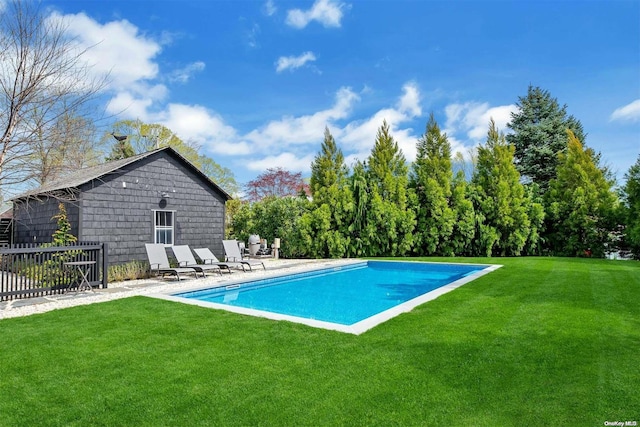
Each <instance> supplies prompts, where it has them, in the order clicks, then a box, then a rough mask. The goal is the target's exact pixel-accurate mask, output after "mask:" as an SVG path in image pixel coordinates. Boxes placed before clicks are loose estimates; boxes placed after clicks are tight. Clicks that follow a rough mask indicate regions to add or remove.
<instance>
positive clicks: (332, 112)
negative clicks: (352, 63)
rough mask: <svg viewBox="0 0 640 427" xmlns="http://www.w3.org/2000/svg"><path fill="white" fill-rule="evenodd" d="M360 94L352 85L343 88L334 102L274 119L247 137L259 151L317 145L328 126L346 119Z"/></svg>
mask: <svg viewBox="0 0 640 427" xmlns="http://www.w3.org/2000/svg"><path fill="white" fill-rule="evenodd" d="M359 99H360V97H359V96H358V94H357V93H355V92H353V91H352V90H351V88H346V87H343V88H340V90H338V92H337V93H336V98H335V103H334V105H333V106H332V107H331V108H329V109H327V110H321V111H318V112H317V113H314V114H310V115H305V116H299V117H291V116H286V117H283V118H282V119H280V120H274V121H271V122H269V123H268V124H266V125H265V126H263V127H261V128H259V129H255V130H253V131H251V132H249V133H248V134H247V135H246V139H247V140H249V141H252V142H253V143H255V144H256V149H257V150H262V151H265V152H267V151H271V150H272V148H273V147H283V146H289V145H294V144H317V143H318V142H319V138H322V135H323V133H324V128H325V126H330V125H331V124H332V123H334V121H336V120H340V119H344V118H346V117H347V116H348V114H349V113H350V111H351V108H352V105H353V103H355V102H356V101H358V100H359Z"/></svg>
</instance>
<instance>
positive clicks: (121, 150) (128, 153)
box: [104, 138, 136, 162]
mask: <svg viewBox="0 0 640 427" xmlns="http://www.w3.org/2000/svg"><path fill="white" fill-rule="evenodd" d="M135 155H136V152H135V151H134V150H133V146H132V145H131V143H130V142H129V140H128V138H125V139H123V140H122V141H117V142H116V143H115V144H113V146H112V147H111V153H109V155H108V156H107V157H105V159H104V160H105V161H107V162H112V161H114V160H122V159H126V158H128V157H132V156H135Z"/></svg>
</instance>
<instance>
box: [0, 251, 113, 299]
mask: <svg viewBox="0 0 640 427" xmlns="http://www.w3.org/2000/svg"><path fill="white" fill-rule="evenodd" d="M107 252H108V251H107V244H106V243H97V242H77V243H74V244H72V245H68V246H51V247H47V245H42V244H17V245H11V246H8V247H2V248H0V301H6V300H11V299H19V298H29V297H35V296H44V295H53V294H61V293H64V292H65V291H66V290H67V289H73V288H74V287H76V286H78V285H79V284H80V282H81V280H82V274H84V273H87V272H88V274H87V280H88V281H89V283H90V284H91V286H93V287H101V288H106V287H107V270H108V265H109V264H108V262H109V259H108V255H107ZM78 261H88V262H86V263H84V265H81V266H77V265H73V264H71V265H70V264H68V263H73V262H78Z"/></svg>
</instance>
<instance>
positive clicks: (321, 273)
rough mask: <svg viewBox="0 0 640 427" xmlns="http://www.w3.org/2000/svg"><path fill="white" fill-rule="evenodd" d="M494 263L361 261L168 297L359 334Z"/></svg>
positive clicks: (481, 273) (435, 295) (455, 285)
mask: <svg viewBox="0 0 640 427" xmlns="http://www.w3.org/2000/svg"><path fill="white" fill-rule="evenodd" d="M497 267H498V266H489V265H476V264H474V265H472V264H441V263H423V262H404V261H364V262H362V261H360V262H355V263H352V264H350V265H343V266H340V267H332V268H324V269H319V270H313V271H307V272H303V273H297V274H292V275H286V276H279V277H272V278H267V279H261V280H255V281H250V282H240V283H234V284H231V285H225V286H222V287H216V288H209V289H201V290H194V291H190V292H182V293H178V294H173V295H170V296H168V297H169V298H167V299H172V300H176V301H181V302H188V303H191V304H197V305H202V306H206V307H212V308H219V309H224V310H228V311H233V312H236V313H242V314H250V315H254V316H261V317H267V318H271V319H277V320H289V321H293V322H297V323H304V324H307V325H310V326H315V327H321V328H325V329H333V330H339V331H342V332H349V333H355V334H358V333H362V332H364V331H366V330H368V329H370V328H372V327H373V326H375V325H377V324H380V323H382V322H384V321H386V320H388V319H390V318H392V317H395V316H397V315H398V314H400V313H403V312H406V311H409V310H411V309H413V308H414V307H415V306H417V305H420V304H422V303H424V302H426V301H429V300H432V299H434V298H436V297H438V296H439V295H442V294H443V293H445V292H449V291H451V290H453V289H455V288H457V287H458V286H461V285H463V284H465V283H468V282H469V281H471V280H473V279H475V278H477V277H479V276H481V275H483V274H486V273H488V272H490V271H493V270H494V269H495V268H497Z"/></svg>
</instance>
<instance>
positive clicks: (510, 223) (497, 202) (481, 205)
mask: <svg viewBox="0 0 640 427" xmlns="http://www.w3.org/2000/svg"><path fill="white" fill-rule="evenodd" d="M513 155H514V147H513V146H512V145H509V144H507V142H506V140H505V137H504V134H502V133H500V132H498V129H497V128H496V125H495V122H494V121H493V119H491V121H490V123H489V132H488V135H487V142H486V144H485V145H484V146H481V147H479V148H478V164H477V166H476V171H475V174H474V176H473V179H472V182H473V186H474V205H475V206H474V207H475V212H476V222H477V239H478V243H479V246H478V247H476V251H478V253H479V254H484V255H487V256H491V255H499V256H512V255H520V253H521V252H522V250H523V248H524V245H525V243H526V241H527V237H528V236H529V234H530V221H529V217H528V216H527V203H528V201H527V200H526V196H525V190H524V187H523V185H522V184H521V183H520V174H519V173H518V171H517V169H516V168H515V166H514V164H513Z"/></svg>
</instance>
